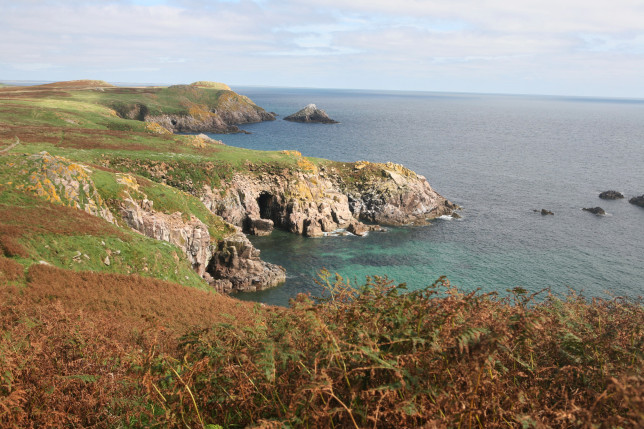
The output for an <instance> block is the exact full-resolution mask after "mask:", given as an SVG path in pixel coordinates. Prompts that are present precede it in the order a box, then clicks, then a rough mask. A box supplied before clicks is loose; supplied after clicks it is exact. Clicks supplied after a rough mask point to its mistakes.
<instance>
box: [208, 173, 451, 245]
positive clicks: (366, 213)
mask: <svg viewBox="0 0 644 429" xmlns="http://www.w3.org/2000/svg"><path fill="white" fill-rule="evenodd" d="M308 167H309V168H308V169H302V170H299V171H297V172H285V173H284V174H268V173H263V174H259V175H251V174H247V173H243V174H241V173H240V174H237V175H236V176H235V177H234V178H233V180H231V181H230V183H228V184H227V185H225V187H224V189H223V190H213V189H210V188H208V187H206V188H205V189H204V192H203V195H202V197H201V198H202V201H203V202H204V204H205V205H206V207H208V208H209V209H210V210H211V211H213V212H214V213H217V214H218V215H220V216H221V217H223V218H224V219H226V220H227V221H228V222H231V223H232V224H234V225H237V226H239V227H242V228H244V229H245V230H246V231H247V232H249V233H251V234H257V235H264V234H267V233H270V231H271V230H272V228H273V227H279V228H282V229H286V230H288V231H290V232H293V233H296V234H303V235H307V236H320V235H323V234H324V233H326V232H332V231H334V230H337V229H341V228H346V229H348V230H349V231H354V232H366V231H368V230H370V229H374V228H375V227H374V226H367V225H364V224H362V222H361V221H366V222H370V223H377V224H380V225H407V224H424V223H427V222H428V221H429V220H430V219H433V218H435V217H438V216H441V215H444V214H451V213H452V212H453V210H454V209H456V206H455V205H453V204H452V203H450V202H449V201H447V200H446V199H445V198H443V197H442V196H440V195H439V194H438V193H436V192H435V191H434V190H433V189H432V188H431V187H430V186H429V183H427V180H426V179H425V178H424V177H423V176H419V175H417V174H416V173H414V172H412V171H411V170H409V169H406V168H404V167H402V166H400V165H397V164H392V163H387V164H375V163H367V162H359V163H355V164H337V165H336V166H334V165H333V164H329V165H325V166H322V167H319V168H318V167H317V166H315V165H313V164H310V165H309V166H308Z"/></svg>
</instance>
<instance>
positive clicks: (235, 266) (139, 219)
mask: <svg viewBox="0 0 644 429" xmlns="http://www.w3.org/2000/svg"><path fill="white" fill-rule="evenodd" d="M91 173H92V170H91V168H89V167H87V166H84V165H82V164H78V163H74V162H72V161H70V160H68V159H66V158H63V157H60V156H53V155H50V154H48V153H47V152H42V153H39V154H36V155H32V156H30V157H29V158H28V159H26V160H25V161H24V169H23V174H24V175H25V176H26V177H25V178H24V184H20V185H17V189H19V190H26V191H28V192H31V193H34V194H36V195H38V196H40V197H43V198H45V199H47V200H48V201H50V202H53V203H56V204H62V205H65V206H68V207H74V208H77V209H79V210H84V211H86V212H87V213H89V214H92V215H94V216H97V217H101V218H103V219H105V220H106V221H108V222H110V223H113V224H120V225H123V224H125V225H126V226H127V227H129V228H131V229H133V230H135V231H137V232H139V233H141V234H143V235H145V236H147V237H150V238H153V239H156V240H161V241H166V242H168V243H172V244H174V245H175V246H177V247H178V248H179V249H181V251H182V252H183V253H184V255H185V256H186V258H187V259H188V261H189V262H190V264H191V265H192V268H193V269H194V270H195V271H196V272H197V274H199V275H200V276H201V277H203V278H204V279H205V280H206V281H207V282H208V283H209V284H210V285H212V286H213V287H214V288H215V289H217V290H218V291H220V292H238V291H255V290H261V289H265V288H268V287H273V286H276V285H278V284H280V283H283V282H284V281H285V279H286V275H285V270H284V268H282V267H280V266H277V265H274V264H269V263H267V262H264V261H262V260H260V258H259V254H260V252H259V250H257V249H256V248H254V247H253V245H252V244H251V243H250V241H249V240H248V239H247V238H246V236H245V235H244V234H243V233H242V232H241V230H239V229H238V228H229V230H232V231H233V232H232V234H229V235H228V236H226V237H223V238H222V239H219V240H215V239H214V238H213V237H212V236H211V235H210V232H209V225H207V224H205V223H204V222H202V221H201V220H200V219H199V218H197V217H196V216H194V215H193V214H192V213H182V212H179V211H176V212H174V213H164V212H163V211H160V210H156V209H155V206H154V205H155V203H154V201H153V200H152V199H150V198H148V196H147V195H146V194H145V192H144V190H143V189H141V188H140V187H139V185H138V182H137V179H136V178H135V177H134V176H132V175H130V174H124V173H116V174H115V180H116V185H118V189H119V191H118V198H117V199H116V200H115V201H111V202H110V204H109V205H108V203H107V202H106V201H105V200H104V199H103V198H102V197H101V195H100V192H99V189H98V188H97V186H96V184H95V182H94V180H93V179H92V176H91ZM17 179H18V178H17ZM21 181H23V180H21ZM186 198H192V197H189V196H187V195H186ZM110 209H112V210H110ZM114 214H116V215H117V216H114ZM82 232H83V231H79V233H82Z"/></svg>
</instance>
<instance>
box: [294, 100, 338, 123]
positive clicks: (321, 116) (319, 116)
mask: <svg viewBox="0 0 644 429" xmlns="http://www.w3.org/2000/svg"><path fill="white" fill-rule="evenodd" d="M284 120H285V121H291V122H309V123H319V124H337V123H338V121H334V120H333V119H331V118H329V115H327V114H326V112H325V111H324V110H322V109H318V108H317V106H316V105H315V104H309V105H308V106H306V107H305V108H304V109H302V110H299V111H297V112H295V113H293V114H292V115H289V116H287V117H285V118H284Z"/></svg>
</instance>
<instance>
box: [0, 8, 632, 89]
mask: <svg viewBox="0 0 644 429" xmlns="http://www.w3.org/2000/svg"><path fill="white" fill-rule="evenodd" d="M643 23H644V1H642V0H637V1H634V0H583V1H582V0H557V1H555V0H519V1H517V0H513V1H506V0H486V1H481V0H430V1H424V0H395V1H394V0H387V1H383V0H352V1H350V0H326V1H324V2H311V1H299V0H282V1H275V0H225V1H224V0H220V1H205V0H86V1H78V0H67V1H65V0H11V1H8V0H0V81H2V80H71V79H84V78H88V79H103V80H107V81H110V82H145V83H189V82H192V81H195V80H214V81H222V82H226V83H228V84H230V85H264V86H291V87H318V88H356V89H393V90H423V91H455V92H483V93H519V94H562V95H584V96H612V97H633V98H644V84H643V82H644V78H643V76H644V24H643Z"/></svg>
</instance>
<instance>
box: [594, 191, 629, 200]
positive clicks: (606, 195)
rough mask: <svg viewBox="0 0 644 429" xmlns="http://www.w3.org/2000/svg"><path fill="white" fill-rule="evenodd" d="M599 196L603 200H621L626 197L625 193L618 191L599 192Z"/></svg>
mask: <svg viewBox="0 0 644 429" xmlns="http://www.w3.org/2000/svg"><path fill="white" fill-rule="evenodd" d="M599 198H601V199H602V200H619V199H622V198H624V194H622V193H621V192H617V191H604V192H602V193H601V194H599Z"/></svg>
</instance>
